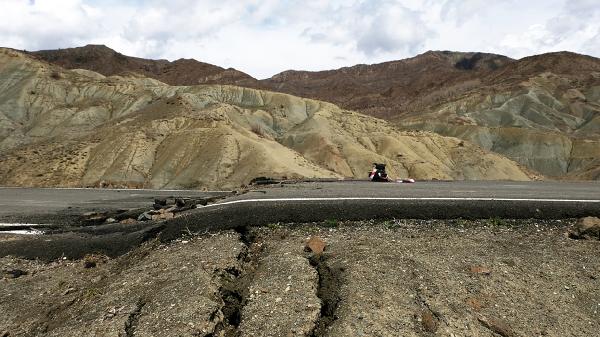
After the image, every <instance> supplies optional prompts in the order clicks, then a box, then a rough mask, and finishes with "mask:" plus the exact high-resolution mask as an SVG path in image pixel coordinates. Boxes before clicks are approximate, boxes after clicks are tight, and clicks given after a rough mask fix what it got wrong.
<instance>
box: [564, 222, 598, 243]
mask: <svg viewBox="0 0 600 337" xmlns="http://www.w3.org/2000/svg"><path fill="white" fill-rule="evenodd" d="M569 237H570V238H571V239H577V240H600V219H599V218H596V217H591V216H590V217H585V218H581V219H579V221H577V223H576V224H575V226H574V227H573V229H572V230H571V231H570V232H569Z"/></svg>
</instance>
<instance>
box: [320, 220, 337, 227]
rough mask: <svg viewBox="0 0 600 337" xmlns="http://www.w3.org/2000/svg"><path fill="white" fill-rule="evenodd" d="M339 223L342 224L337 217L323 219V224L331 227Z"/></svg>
mask: <svg viewBox="0 0 600 337" xmlns="http://www.w3.org/2000/svg"><path fill="white" fill-rule="evenodd" d="M339 224H340V222H339V220H337V219H327V220H325V221H323V226H324V227H329V228H333V227H337V226H339Z"/></svg>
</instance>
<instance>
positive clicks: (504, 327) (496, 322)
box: [477, 316, 517, 337]
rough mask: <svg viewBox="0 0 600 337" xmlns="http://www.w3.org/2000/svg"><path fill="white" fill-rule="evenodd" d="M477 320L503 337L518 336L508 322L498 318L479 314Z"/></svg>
mask: <svg viewBox="0 0 600 337" xmlns="http://www.w3.org/2000/svg"><path fill="white" fill-rule="evenodd" d="M477 320H479V322H481V324H483V326H485V327H486V328H488V329H490V330H492V331H493V332H495V333H497V334H499V335H500V336H502V337H516V336H517V335H516V334H515V332H514V331H513V330H512V328H511V327H510V326H509V325H508V323H506V322H504V321H502V320H501V319H498V318H488V317H485V316H478V317H477Z"/></svg>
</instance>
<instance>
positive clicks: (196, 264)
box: [0, 219, 600, 337]
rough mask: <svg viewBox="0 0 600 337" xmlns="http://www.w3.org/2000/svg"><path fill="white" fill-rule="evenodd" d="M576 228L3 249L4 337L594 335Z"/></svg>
mask: <svg viewBox="0 0 600 337" xmlns="http://www.w3.org/2000/svg"><path fill="white" fill-rule="evenodd" d="M572 224H573V221H560V220H555V221H551V222H547V221H546V222H542V221H538V220H530V221H527V220H519V221H508V220H501V219H492V220H482V221H476V222H472V221H463V220H452V221H413V220H397V221H386V222H377V223H374V222H359V223H355V222H353V223H339V222H336V221H333V220H331V221H325V222H324V223H321V224H304V225H297V226H282V225H279V224H273V225H270V226H266V227H264V228H258V229H250V230H247V229H240V230H238V231H237V232H234V231H225V232H220V233H213V234H205V235H202V236H195V237H190V238H184V239H180V240H178V241H175V242H172V243H170V244H166V245H165V244H160V243H158V242H151V243H148V244H146V245H144V246H143V247H140V248H138V249H136V250H134V251H132V252H130V253H129V254H126V255H124V256H121V257H119V258H115V259H108V258H105V257H102V256H88V257H87V258H86V259H84V260H81V261H79V260H77V261H69V260H58V261H55V262H52V263H49V264H43V263H41V262H36V261H27V260H18V259H13V258H3V259H1V260H0V266H1V269H2V279H1V280H0V284H1V287H2V289H3V291H2V292H0V310H1V311H2V312H3V315H1V316H0V335H2V336H11V337H12V336H64V335H73V336H75V335H76V336H94V335H114V336H399V335H401V336H504V337H507V336H565V335H569V336H593V335H595V334H596V333H597V331H599V329H600V316H599V315H598V311H599V310H600V283H599V282H598V278H599V277H600V262H599V261H600V259H599V257H600V251H599V250H598V248H599V245H600V242H599V241H597V240H573V239H570V238H568V237H567V236H566V235H565V233H566V232H567V231H568V229H569V227H570V226H571V225H572ZM311 236H312V237H318V238H320V239H314V240H313V242H312V245H311V247H312V249H313V250H315V251H317V252H318V251H319V250H320V249H322V246H323V245H322V243H324V244H325V248H324V249H325V250H324V251H323V252H322V253H321V254H316V253H314V252H311V251H306V250H307V249H306V247H305V246H306V242H307V240H308V238H309V237H311ZM309 250H310V249H309Z"/></svg>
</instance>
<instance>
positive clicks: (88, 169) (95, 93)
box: [0, 49, 533, 188]
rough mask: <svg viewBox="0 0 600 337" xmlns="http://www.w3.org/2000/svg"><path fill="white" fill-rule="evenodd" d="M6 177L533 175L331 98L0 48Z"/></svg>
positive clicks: (240, 179)
mask: <svg viewBox="0 0 600 337" xmlns="http://www.w3.org/2000/svg"><path fill="white" fill-rule="evenodd" d="M0 152H1V153H2V157H3V160H2V165H0V183H2V184H4V185H7V184H8V185H26V186H32V185H37V186H55V185H62V186H97V185H105V184H112V185H122V186H146V187H189V188H200V187H210V188H214V187H234V186H239V185H241V184H246V183H248V182H249V181H250V180H251V179H253V178H255V177H259V176H273V177H284V176H285V177H288V178H300V177H338V178H342V177H360V178H362V177H365V175H366V171H367V170H368V169H369V168H370V164H371V163H372V162H386V163H388V165H389V166H388V167H389V173H390V174H391V175H392V176H400V177H404V176H412V177H415V178H417V179H518V180H526V179H530V178H531V177H533V176H532V175H531V174H530V173H529V172H528V171H527V170H526V169H524V168H522V167H521V166H519V165H518V164H516V163H515V162H513V161H511V160H509V159H507V158H504V157H502V156H499V155H496V154H493V153H490V152H487V151H485V150H482V149H481V148H479V147H478V146H475V145H473V144H471V143H469V142H465V141H461V140H459V139H457V138H450V137H442V136H438V135H436V134H434V133H428V132H420V131H419V132H413V131H410V132H401V131H399V130H398V129H396V128H395V127H393V126H392V125H390V124H389V123H387V122H385V121H383V120H380V119H376V118H372V117H368V116H365V115H362V114H360V113H356V112H352V111H348V110H343V109H341V108H339V107H337V106H335V105H333V104H331V103H325V102H321V101H316V100H312V99H303V98H298V97H295V96H291V95H287V94H281V93H274V92H268V91H261V90H255V89H248V88H241V87H234V86H223V85H199V86H170V85H167V84H164V83H162V82H160V81H157V80H154V79H149V78H145V77H141V76H137V75H136V76H129V75H127V76H110V77H105V76H103V75H101V74H98V73H95V72H92V71H89V70H65V69H63V68H60V67H58V66H55V65H51V64H47V63H45V62H41V61H39V60H37V59H35V58H32V57H30V56H28V55H25V54H22V53H19V52H16V51H13V50H8V49H1V50H0Z"/></svg>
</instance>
